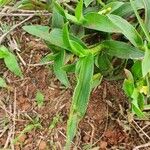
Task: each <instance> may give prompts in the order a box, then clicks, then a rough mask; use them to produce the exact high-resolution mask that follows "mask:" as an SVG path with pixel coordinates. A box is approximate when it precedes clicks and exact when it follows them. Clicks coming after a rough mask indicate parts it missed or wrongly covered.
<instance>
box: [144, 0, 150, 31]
mask: <svg viewBox="0 0 150 150" xmlns="http://www.w3.org/2000/svg"><path fill="white" fill-rule="evenodd" d="M143 3H144V7H145V24H146V27H147V28H148V30H149V31H150V7H149V6H150V1H149V0H143Z"/></svg>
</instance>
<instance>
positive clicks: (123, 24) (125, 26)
mask: <svg viewBox="0 0 150 150" xmlns="http://www.w3.org/2000/svg"><path fill="white" fill-rule="evenodd" d="M108 18H109V19H110V20H111V21H112V23H113V24H115V25H116V26H117V27H118V28H119V29H120V31H121V33H122V34H124V35H125V36H126V37H127V38H128V40H129V41H130V42H131V43H132V44H133V45H134V46H135V47H142V46H143V40H142V38H141V36H140V35H139V33H138V32H137V31H136V29H135V28H134V27H133V26H132V25H131V24H130V23H129V22H127V21H126V20H125V19H123V18H121V17H119V16H116V15H112V14H109V15H108Z"/></svg>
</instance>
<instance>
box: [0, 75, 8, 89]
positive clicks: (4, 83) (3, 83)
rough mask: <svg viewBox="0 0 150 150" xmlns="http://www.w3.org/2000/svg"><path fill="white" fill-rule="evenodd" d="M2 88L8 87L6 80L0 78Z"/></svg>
mask: <svg viewBox="0 0 150 150" xmlns="http://www.w3.org/2000/svg"><path fill="white" fill-rule="evenodd" d="M0 87H7V84H6V82H5V80H4V79H3V78H1V77H0Z"/></svg>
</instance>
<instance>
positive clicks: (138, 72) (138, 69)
mask: <svg viewBox="0 0 150 150" xmlns="http://www.w3.org/2000/svg"><path fill="white" fill-rule="evenodd" d="M131 72H132V74H133V76H134V80H135V81H136V80H139V79H140V78H142V61H140V60H137V61H135V62H134V65H133V66H132V68H131Z"/></svg>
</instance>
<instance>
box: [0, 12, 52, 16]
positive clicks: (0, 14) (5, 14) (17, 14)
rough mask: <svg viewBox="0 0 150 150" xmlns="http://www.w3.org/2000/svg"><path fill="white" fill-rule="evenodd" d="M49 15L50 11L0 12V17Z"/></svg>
mask: <svg viewBox="0 0 150 150" xmlns="http://www.w3.org/2000/svg"><path fill="white" fill-rule="evenodd" d="M31 15H33V16H40V15H42V16H50V15H51V14H50V13H39V12H37V13H36V12H33V13H9V14H8V13H0V17H18V16H19V17H28V16H31Z"/></svg>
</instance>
